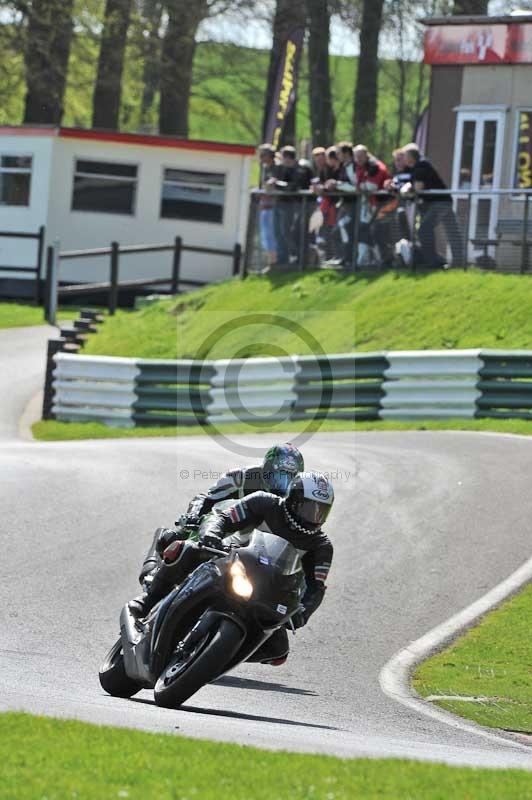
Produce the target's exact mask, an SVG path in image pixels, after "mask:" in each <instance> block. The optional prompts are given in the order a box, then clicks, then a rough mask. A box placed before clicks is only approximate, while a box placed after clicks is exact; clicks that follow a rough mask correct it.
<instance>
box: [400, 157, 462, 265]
mask: <svg viewBox="0 0 532 800" xmlns="http://www.w3.org/2000/svg"><path fill="white" fill-rule="evenodd" d="M403 152H404V156H405V165H406V167H407V169H409V170H410V172H411V175H412V178H411V180H412V186H413V189H414V191H416V192H419V193H421V194H420V198H421V202H420V203H419V208H420V214H421V223H420V226H419V231H418V236H419V244H420V247H421V255H422V258H423V262H424V266H427V267H430V268H431V269H439V268H440V269H441V268H442V267H443V268H444V269H446V268H447V267H448V264H447V259H446V258H444V257H443V256H441V255H440V254H439V253H438V252H437V251H436V242H435V235H434V230H435V228H436V226H437V225H439V224H440V223H441V224H443V227H444V228H445V233H446V235H447V241H448V244H449V245H450V248H451V253H452V259H453V260H452V266H455V267H458V266H461V265H462V264H463V261H464V243H463V239H462V234H461V233H460V228H459V227H458V222H457V220H456V216H455V213H454V209H453V203H452V198H451V195H450V194H436V195H432V196H431V195H428V194H423V192H426V191H428V190H431V189H432V190H434V189H437V190H439V191H442V190H444V189H447V186H446V184H445V183H444V181H443V180H442V179H441V177H440V175H439V174H438V172H437V171H436V169H435V168H434V166H433V165H432V164H431V162H430V161H429V160H428V158H425V157H424V156H422V155H421V154H420V152H419V149H418V148H417V146H416V145H415V144H409V145H406V146H405V147H404V148H403ZM407 188H408V184H406V186H403V188H402V191H405V189H407Z"/></svg>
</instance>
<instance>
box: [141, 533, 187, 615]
mask: <svg viewBox="0 0 532 800" xmlns="http://www.w3.org/2000/svg"><path fill="white" fill-rule="evenodd" d="M170 549H171V546H170V547H169V548H168V549H167V550H165V554H164V556H165V561H163V563H162V564H161V566H160V567H159V569H158V570H157V571H156V572H155V573H154V574H153V579H152V581H151V582H150V583H149V584H148V585H147V586H146V591H145V592H143V593H142V594H140V595H139V596H138V597H135V598H134V599H133V600H130V601H129V603H128V607H129V610H130V612H131V613H132V614H133V616H134V617H137V619H140V618H141V617H145V616H146V615H147V614H149V612H150V611H151V610H152V608H153V607H154V606H155V605H157V603H158V602H159V601H160V600H162V599H163V597H166V595H167V594H168V593H169V592H171V591H172V589H173V588H174V587H175V586H176V585H177V584H180V583H181V582H182V581H183V580H184V579H185V578H186V576H187V575H188V574H189V573H190V572H191V571H192V570H193V569H194V568H195V567H197V565H198V560H197V554H196V548H194V547H187V546H186V545H185V546H184V547H183V545H182V544H181V547H177V542H176V543H175V544H174V548H173V549H174V552H175V560H173V561H170V562H169V563H168V561H167V559H170V558H172V553H169V552H168V551H169V550H170ZM145 585H146V584H145Z"/></svg>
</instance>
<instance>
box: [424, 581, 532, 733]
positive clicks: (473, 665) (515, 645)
mask: <svg viewBox="0 0 532 800" xmlns="http://www.w3.org/2000/svg"><path fill="white" fill-rule="evenodd" d="M531 619H532V586H528V587H527V588H526V589H525V590H524V591H523V592H521V593H520V594H518V595H517V596H516V597H513V598H512V599H510V600H508V601H507V602H506V603H504V604H503V605H502V606H501V607H500V608H498V609H497V610H495V611H492V612H491V613H489V614H488V615H487V616H486V617H485V618H484V619H483V620H482V622H481V623H480V624H479V625H478V626H477V627H475V628H473V629H471V630H470V631H468V632H467V633H466V634H465V635H464V636H462V637H460V638H459V639H458V640H457V641H456V642H455V643H454V644H453V645H451V646H450V647H448V648H447V649H446V650H444V651H442V652H441V653H438V654H437V655H435V656H433V657H432V658H430V659H428V661H425V662H424V663H423V664H421V666H420V667H419V668H418V669H417V671H416V673H415V675H414V680H413V685H414V688H415V689H416V691H417V692H418V693H419V694H420V695H422V696H423V697H425V698H428V697H430V698H431V701H432V702H435V703H437V704H438V705H439V706H441V707H442V708H445V709H446V710H447V711H452V712H453V713H454V714H459V715H460V716H461V717H467V718H468V719H472V720H474V721H475V722H478V723H480V724H481V725H487V726H488V727H490V728H503V729H504V730H510V731H522V732H526V733H532V683H531V677H532V666H531V665H532V642H531V639H530V620H531ZM438 697H442V699H441V700H438V699H436V698H438ZM443 698H454V699H443ZM461 698H463V699H461Z"/></svg>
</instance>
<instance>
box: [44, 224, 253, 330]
mask: <svg viewBox="0 0 532 800" xmlns="http://www.w3.org/2000/svg"><path fill="white" fill-rule="evenodd" d="M165 252H168V253H172V263H171V272H170V274H169V275H166V276H163V277H157V276H154V277H149V278H137V279H129V280H127V279H126V280H121V279H120V265H121V257H122V256H127V255H135V254H139V253H142V254H151V253H165ZM184 252H187V253H201V254H203V255H214V256H225V257H228V258H231V259H232V274H233V275H234V276H236V275H239V274H240V273H241V266H242V247H241V245H240V244H239V243H236V244H235V246H234V247H233V249H232V250H226V249H221V248H214V247H199V246H196V245H187V244H184V243H183V239H182V238H181V236H176V237H175V239H174V241H173V242H172V243H171V244H143V245H121V244H119V243H118V242H111V244H110V246H109V247H97V248H92V249H89V250H67V251H61V244H60V242H59V241H56V242H54V244H53V245H51V246H50V247H48V249H47V255H46V288H45V302H44V306H45V308H44V314H45V319H46V320H47V321H48V322H49V323H50V324H52V325H53V324H55V318H56V312H57V305H58V301H59V298H60V297H78V296H82V295H87V294H96V293H100V292H102V293H106V294H107V296H108V310H109V314H111V315H113V314H114V313H115V311H116V308H117V305H118V296H119V291H120V290H123V289H130V290H135V289H143V288H147V287H152V286H153V287H155V286H167V287H168V291H169V292H170V294H177V293H178V292H179V287H180V286H181V285H183V286H192V287H199V286H205V285H206V284H207V283H208V282H207V281H200V280H194V279H192V278H183V277H182V276H181V256H182V254H183V253H184ZM84 258H108V259H109V279H108V280H107V281H100V282H85V283H82V282H80V283H70V284H67V285H64V284H62V283H61V280H60V266H61V263H62V262H64V261H73V260H78V259H84Z"/></svg>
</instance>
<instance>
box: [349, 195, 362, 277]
mask: <svg viewBox="0 0 532 800" xmlns="http://www.w3.org/2000/svg"><path fill="white" fill-rule="evenodd" d="M361 213H362V195H358V197H357V198H356V200H355V202H354V205H353V219H352V222H351V225H352V229H351V230H352V232H353V249H352V251H351V257H350V258H351V261H350V263H349V262H348V263H347V264H346V268H347V269H349V270H356V269H357V267H358V249H359V248H358V245H359V241H358V240H359V236H360V215H361Z"/></svg>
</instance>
